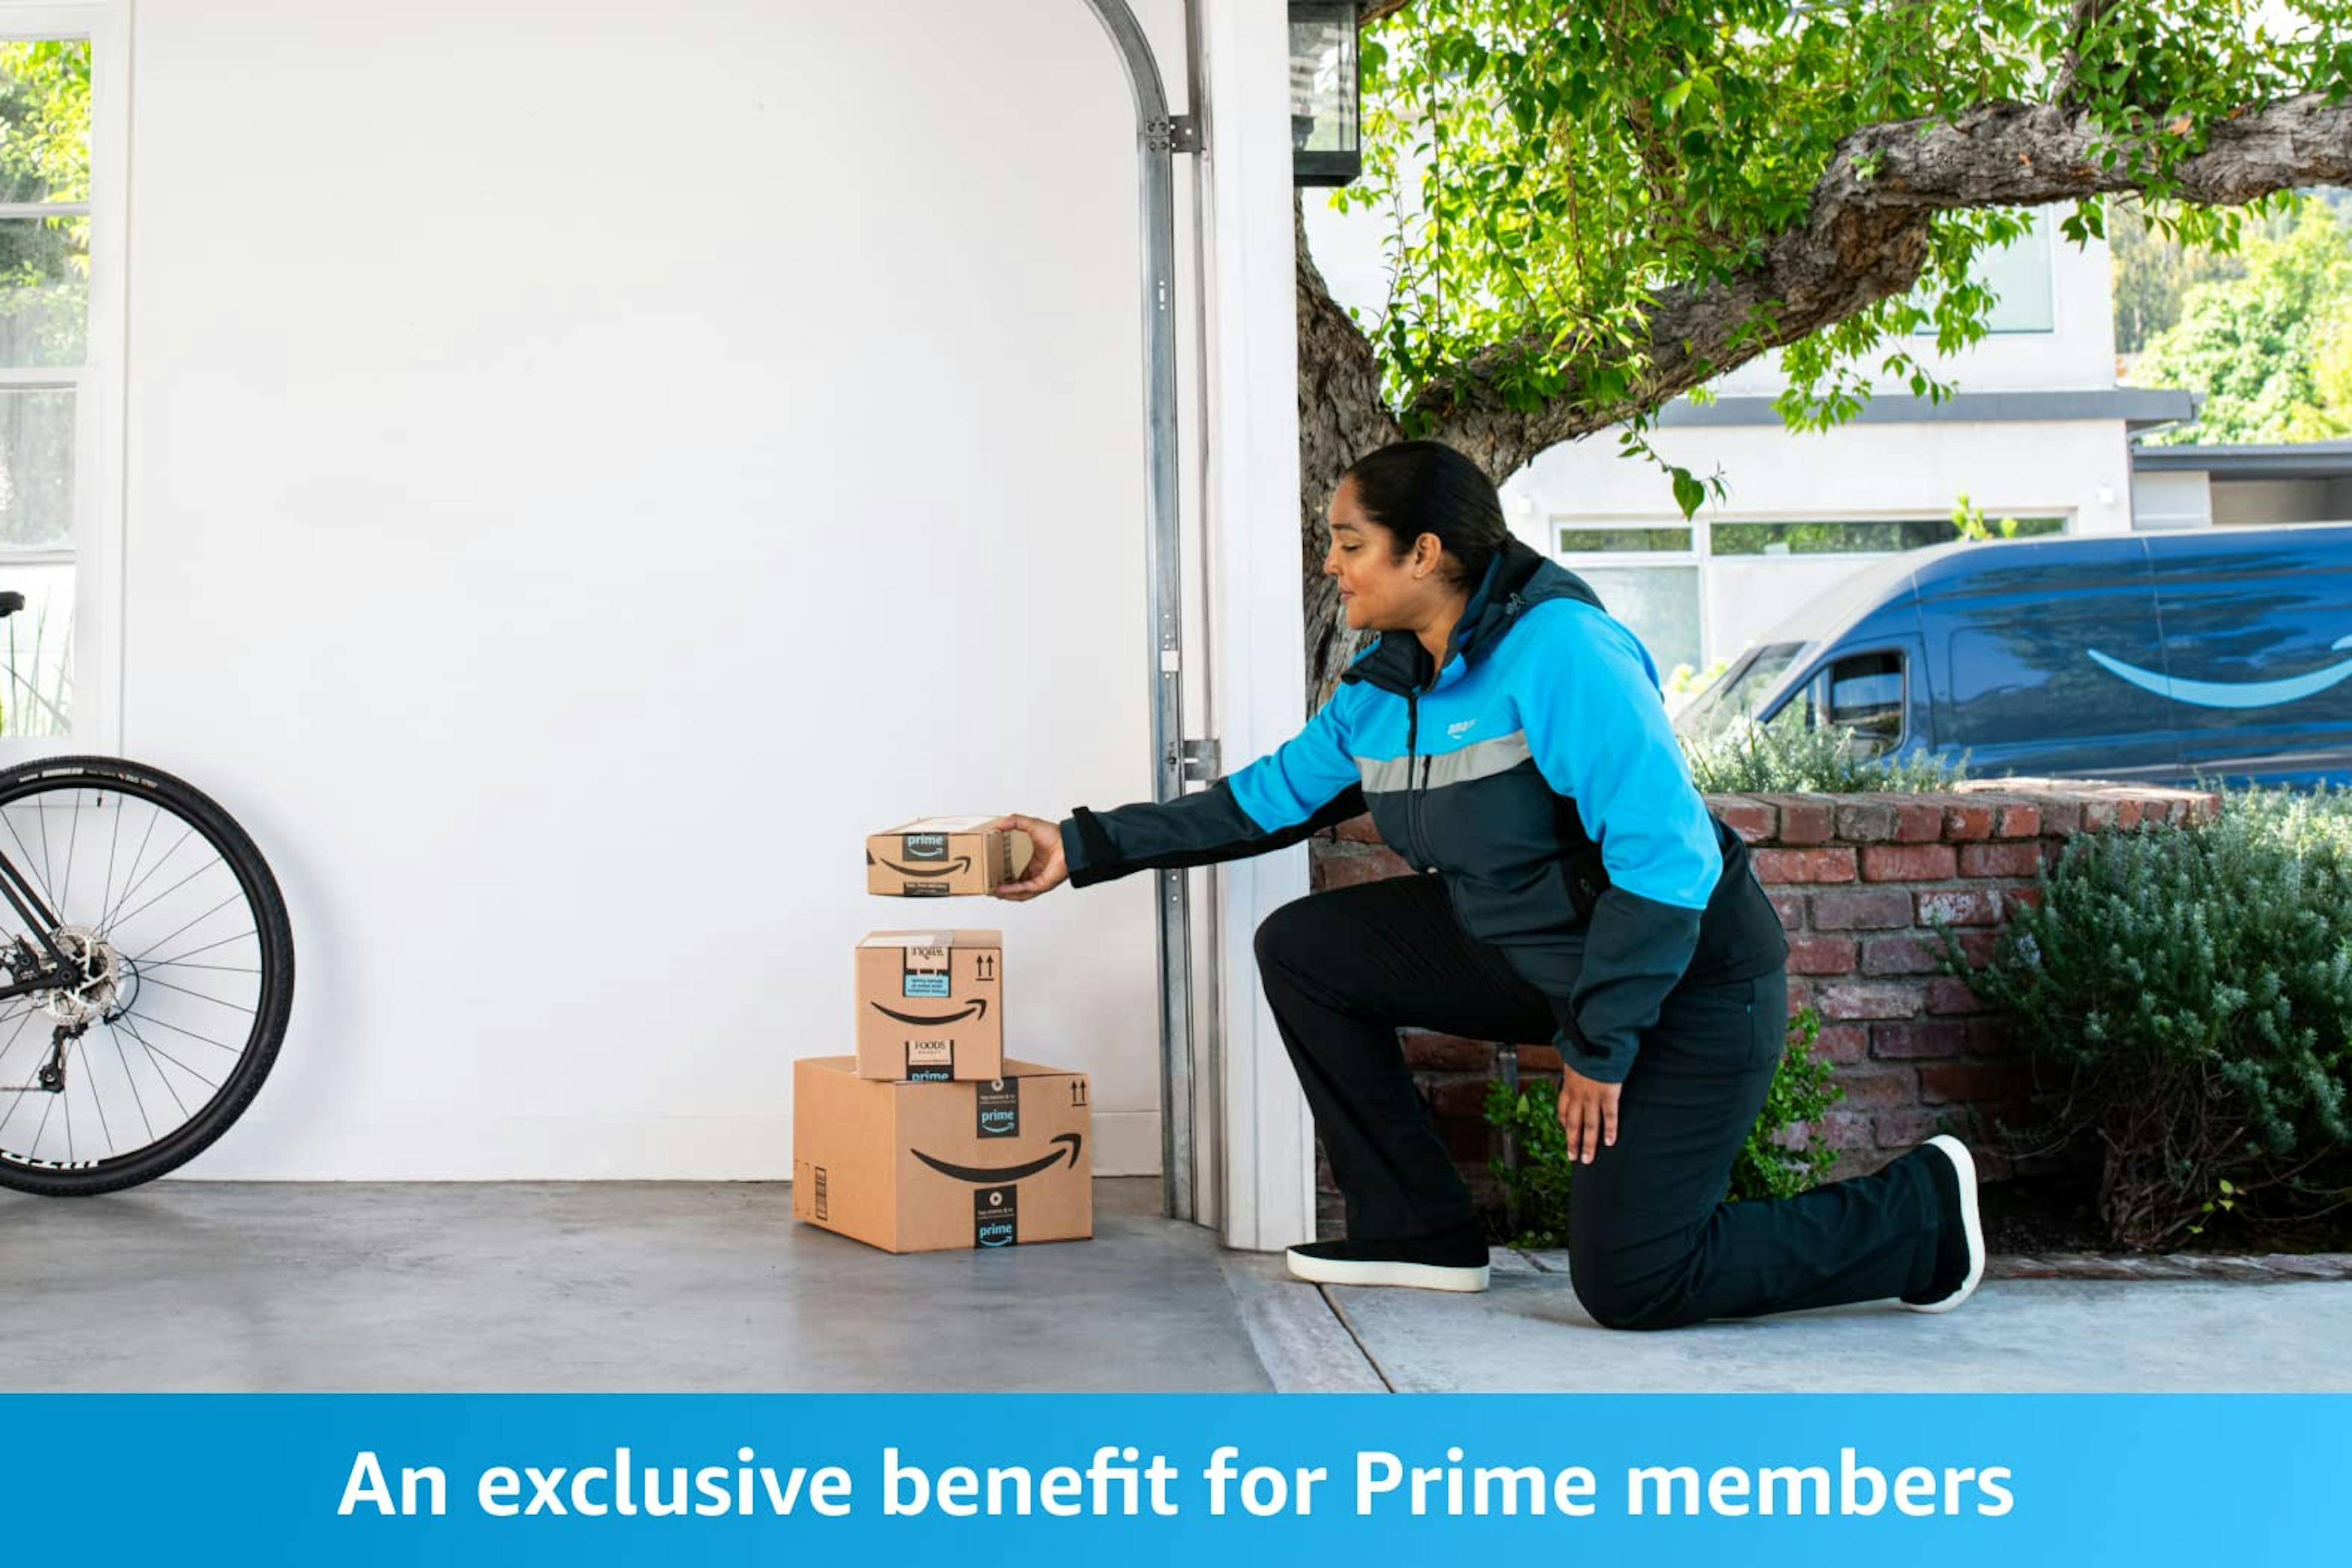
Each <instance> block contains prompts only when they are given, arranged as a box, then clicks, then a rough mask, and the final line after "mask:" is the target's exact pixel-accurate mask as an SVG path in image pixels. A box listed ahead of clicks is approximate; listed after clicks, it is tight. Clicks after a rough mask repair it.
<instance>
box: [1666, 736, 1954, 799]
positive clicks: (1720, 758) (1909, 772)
mask: <svg viewBox="0 0 2352 1568" xmlns="http://www.w3.org/2000/svg"><path fill="white" fill-rule="evenodd" d="M1683 754H1684V755H1685V757H1687V758H1688V759H1689V760H1690V766H1691V777H1692V779H1693V780H1694V781H1695V782H1696V784H1697V785H1698V787H1699V791H1700V793H1701V794H1704V795H1753V794H1768V795H1799V794H1817V795H1865V794H1876V793H1885V794H1900V795H1921V794H1926V793H1929V792H1932V791H1936V790H1946V789H1949V788H1951V787H1952V786H1953V785H1954V784H1958V783H1959V782H1960V780H1962V779H1963V778H1965V777H1967V776H1968V768H1967V764H1966V761H1965V759H1964V760H1963V761H1962V762H1960V763H1946V762H1941V761H1939V760H1937V758H1935V757H1932V756H1915V757H1907V758H1905V759H1903V760H1902V761H1900V762H1889V761H1886V760H1885V759H1884V758H1880V757H1874V756H1869V755H1866V754H1865V752H1864V742H1863V741H1862V740H1861V739H1860V738H1859V737H1858V736H1857V735H1856V734H1855V733H1854V731H1852V730H1842V729H1837V728H1833V727H1829V728H1822V729H1808V728H1806V727H1805V726H1804V725H1802V724H1799V723H1795V722H1777V721H1776V722H1774V723H1770V724H1754V723H1742V724H1737V725H1734V726H1733V727H1732V728H1730V729H1729V730H1727V731H1725V732H1724V733H1723V734H1722V735H1721V736H1720V737H1718V738H1717V739H1716V740H1713V741H1709V742H1694V741H1691V740H1688V739H1685V741H1684V742H1683Z"/></svg>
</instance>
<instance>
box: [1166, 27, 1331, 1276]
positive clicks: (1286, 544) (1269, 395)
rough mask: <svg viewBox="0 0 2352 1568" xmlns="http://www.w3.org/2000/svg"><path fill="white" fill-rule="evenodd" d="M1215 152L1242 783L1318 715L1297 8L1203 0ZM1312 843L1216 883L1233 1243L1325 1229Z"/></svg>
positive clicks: (1218, 595) (1233, 673) (1226, 871)
mask: <svg viewBox="0 0 2352 1568" xmlns="http://www.w3.org/2000/svg"><path fill="white" fill-rule="evenodd" d="M1194 4H1195V5H1197V6H1198V14H1197V22H1198V37H1199V40H1200V54H1201V58H1200V62H1199V65H1200V80H1199V89H1200V97H1201V101H1200V104H1199V106H1198V112H1199V113H1200V114H1201V116H1202V130H1203V135H1202V141H1203V142H1204V143H1205V145H1206V152H1205V154H1204V156H1203V158H1202V170H1201V198H1202V199H1201V202H1200V204H1199V205H1198V207H1197V209H1196V210H1197V212H1198V215H1199V216H1198V221H1199V222H1200V223H1201V225H1202V254H1203V256H1204V257H1205V258H1206V260H1207V263H1208V265H1207V266H1206V267H1205V268H1203V269H1202V270H1203V274H1204V276H1203V279H1202V292H1203V295H1204V298H1203V300H1202V313H1203V330H1202V337H1203V347H1204V350H1205V355H1204V361H1205V363H1204V369H1205V372H1206V374H1207V377H1208V387H1209V396H1208V405H1209V423H1208V428H1207V429H1206V431H1204V432H1203V434H1204V437H1205V439H1206V450H1207V468H1208V484H1207V492H1208V493H1207V496H1206V498H1205V499H1206V501H1207V507H1206V512H1207V528H1208V542H1207V561H1206V566H1207V570H1206V574H1205V575H1206V579H1207V583H1208V597H1209V602H1210V605H1209V607H1210V623H1209V624H1210V626H1211V627H1212V628H1213V630H1212V634H1211V638H1210V642H1211V647H1210V666H1211V686H1210V689H1211V692H1212V695H1213V704H1214V712H1213V718H1212V729H1211V733H1213V734H1214V735H1215V736H1216V737H1217V740H1218V742H1219V746H1220V749H1221V752H1222V758H1223V766H1224V768H1225V770H1226V771H1227V772H1232V771H1234V770H1236V769H1238V768H1240V767H1242V766H1243V765H1244V764H1246V763H1248V762H1249V761H1250V760H1251V759H1253V758H1255V757H1261V756H1264V755H1265V753H1266V752H1270V751H1272V750H1273V749H1274V748H1275V747H1276V746H1278V745H1280V744H1281V743H1282V742H1285V741H1286V740H1288V739H1289V738H1290V737H1291V736H1292V735H1294V734H1296V733H1297V732H1298V730H1299V728H1300V726H1301V725H1302V724H1304V723H1305V721H1306V689H1307V653H1306V647H1305V638H1304V637H1303V636H1302V633H1301V627H1300V624H1299V595H1298V584H1299V579H1298V527H1297V517H1298V331H1297V270H1296V268H1297V257H1296V253H1295V243H1296V241H1295V237H1294V230H1293V227H1292V222H1291V184H1290V78H1289V58H1290V40H1289V30H1288V18H1287V16H1286V7H1284V6H1281V5H1267V4H1265V0H1194ZM1216 889H1217V892H1216V912H1217V920H1216V922H1215V924H1216V931H1217V933H1218V935H1217V950H1216V952H1215V953H1214V955H1213V956H1214V966H1215V969H1216V973H1217V977H1218V981H1219V985H1218V992H1219V1000H1220V1003H1221V1005H1220V1006H1219V1007H1218V1009H1217V1012H1218V1013H1219V1015H1221V1016H1222V1018H1223V1031H1222V1037H1221V1038H1220V1039H1219V1040H1218V1041H1217V1042H1216V1047H1221V1048H1219V1051H1218V1058H1219V1059H1218V1066H1219V1067H1220V1068H1222V1071H1221V1072H1220V1073H1219V1074H1218V1075H1217V1076H1218V1078H1219V1079H1220V1080H1221V1081H1222V1084H1223V1113H1222V1116H1221V1118H1220V1126H1219V1131H1220V1132H1221V1133H1222V1134H1223V1137H1222V1138H1221V1140H1220V1142H1221V1143H1222V1145H1223V1173H1222V1174H1223V1180H1222V1181H1221V1182H1220V1183H1219V1184H1218V1188H1219V1191H1220V1194H1221V1195H1222V1198H1223V1202H1222V1203H1221V1205H1220V1213H1219V1215H1218V1220H1219V1225H1220V1228H1221V1229H1222V1230H1223V1234H1224V1239H1225V1243H1226V1245H1227V1246H1230V1247H1242V1248H1246V1249H1250V1250H1254V1251H1276V1250H1279V1249H1280V1248H1282V1247H1288V1246H1291V1245H1292V1244H1294V1243H1296V1242H1300V1241H1306V1240H1309V1239H1312V1237H1314V1234H1315V1128H1314V1122H1313V1121H1312V1119H1311V1118H1310V1117H1309V1115H1308V1112H1307V1102H1306V1100H1305V1097H1304V1096H1302V1095H1301V1094H1300V1092H1299V1089H1298V1082H1297V1078H1296V1076H1295V1075H1294V1074H1293V1072H1292V1070H1291V1067H1290V1058H1289V1056H1288V1054H1287V1053H1286V1051H1285V1049H1284V1048H1283V1044H1282V1037H1281V1036H1280V1035H1279V1034H1277V1033H1276V1029H1275V1023H1274V1016H1273V1014H1272V1013H1271V1012H1270V1011H1268V1010H1267V1007H1266V1005H1265V995H1264V993H1263V992H1262V991H1261V990H1260V989H1259V987H1258V980H1257V962H1256V955H1255V951H1254V943H1255V939H1256V935H1257V928H1258V922H1259V921H1263V920H1264V919H1265V917H1266V916H1267V915H1268V914H1269V913H1271V912H1272V911H1273V910H1275V909H1276V907H1278V906H1280V905H1282V904H1286V903H1288V902H1289V901H1290V900H1293V899H1296V898H1298V897H1300V896H1301V895H1302V894H1304V893H1305V892H1306V891H1307V847H1306V846H1304V845H1298V846H1294V847H1291V848H1288V849H1285V850H1281V851H1279V852H1277V853H1275V854H1271V855H1261V856H1258V857H1256V858H1252V859H1247V860H1236V861H1231V862H1228V863H1227V864H1226V865H1224V866H1223V867H1221V868H1219V872H1218V876H1217V878H1216Z"/></svg>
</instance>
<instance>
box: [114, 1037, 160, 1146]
mask: <svg viewBox="0 0 2352 1568" xmlns="http://www.w3.org/2000/svg"><path fill="white" fill-rule="evenodd" d="M106 1033H107V1037H108V1038H110V1039H111V1040H112V1041H113V1042H114V1059H115V1060H117V1061H119V1062H121V1064H122V1081H123V1082H125V1083H127V1084H129V1085H130V1086H131V1104H132V1105H133V1106H135V1107H136V1108H137V1109H138V1111H139V1123H140V1125H141V1126H142V1127H144V1128H146V1129H147V1142H150V1143H152V1142H155V1124H154V1123H153V1122H152V1121H149V1120H148V1119H147V1101H146V1100H145V1098H144V1097H142V1095H141V1094H140V1092H139V1079H137V1078H136V1077H134V1076H133V1075H132V1073H131V1057H130V1054H129V1053H128V1052H126V1051H125V1050H123V1048H122V1035H121V1031H120V1030H118V1029H116V1028H115V1026H113V1025H111V1024H109V1025H108V1026H106Z"/></svg>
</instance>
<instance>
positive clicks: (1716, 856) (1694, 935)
mask: <svg viewBox="0 0 2352 1568" xmlns="http://www.w3.org/2000/svg"><path fill="white" fill-rule="evenodd" d="M1433 662H1434V661H1433V659H1432V658H1430V655H1429V652H1428V650H1427V649H1425V648H1423V647H1422V646H1421V642H1420V639H1419V638H1417V637H1414V636H1412V634H1411V633H1409V632H1388V633H1384V634H1382V635H1381V637H1380V639H1379V640H1378V641H1377V642H1375V643H1374V644H1373V645H1372V646H1371V647H1370V648H1369V649H1367V650H1366V651H1365V652H1364V654H1363V655H1362V656H1361V657H1360V658H1357V659H1356V661H1355V662H1354V663H1353V664H1352V665H1350V666H1349V668H1348V670H1347V673H1346V674H1345V675H1344V676H1342V677H1341V679H1340V686H1339V690H1338V691H1336V692H1335V693H1334V694H1333V695H1332V698H1331V700H1330V701H1329V702H1328V703H1326V704H1324V706H1323V708H1322V710H1320V711H1318V713H1317V714H1316V715H1315V717H1314V718H1313V719H1312V720H1310V721H1308V723H1307V728H1306V729H1305V730H1303V731H1300V732H1299V733H1298V734H1297V736H1296V737H1294V738H1293V739H1291V740H1289V741H1287V742H1284V744H1283V745H1282V746H1281V747H1280V748H1279V749H1277V750H1276V752H1274V753H1273V754H1272V755H1270V756H1267V757H1263V758H1261V759H1259V760H1258V761H1256V762H1255V763H1251V764H1250V765H1249V766H1247V767H1245V768H1244V769H1242V770H1241V771H1240V772H1239V773H1232V774H1228V775H1227V776H1225V777H1223V778H1221V779H1219V780H1218V781H1217V782H1216V783H1215V784H1213V785H1212V786H1211V787H1210V788H1209V789H1207V790H1206V791H1204V792H1202V793H1201V794H1198V795H1185V796H1182V797H1181V798H1179V799H1177V800H1173V801H1170V802H1166V803H1164V804H1153V803H1145V804H1142V805H1125V806H1120V807H1118V809H1117V810H1114V811H1103V812H1093V811H1088V810H1087V809H1086V808H1085V807H1084V806H1080V807H1079V808H1078V809H1077V810H1076V812H1075V813H1073V814H1072V816H1070V818H1069V819H1068V820H1066V821H1065V822H1064V823H1063V824H1062V825H1061V831H1062V847H1063V850H1064V853H1065V855H1066V858H1067V860H1068V863H1069V868H1070V880H1071V882H1072V883H1073V884H1075V885H1076V886H1079V887H1085V886H1087V885H1088V884H1090V883H1095V882H1102V881H1108V880H1109V879H1111V878H1114V877H1119V876H1124V875H1126V874H1127V873H1128V872H1130V871H1140V870H1148V869H1153V868H1161V867H1181V866H1203V865H1208V864H1211V863H1213V862H1215V861H1220V860H1233V859H1238V858H1242V857H1244V856H1248V855H1258V854H1263V853H1265V851H1266V850H1269V849H1276V848H1280V847H1283V846H1285V845H1289V844H1295V843H1297V842H1298V841H1299V840H1300V839H1302V838H1305V837H1307V836H1308V835H1309V834H1312V833H1314V832H1316V831H1318V829H1321V828H1324V827H1328V826H1332V825H1333V824H1336V823H1339V822H1343V821H1345V820H1347V819H1348V818H1349V817H1351V816H1356V815H1357V814H1359V813H1360V812H1362V811H1364V810H1366V809H1367V808H1369V809H1370V812H1371V814H1372V821H1373V823H1374V824H1375V826H1378V827H1379V829H1380V834H1381V837H1382V838H1383V839H1384V840H1386V841H1387V843H1388V844H1389V846H1390V847H1391V848H1393V849H1394V850H1396V852H1397V853H1398V854H1400V855H1402V856H1403V857H1404V858H1405V859H1407V860H1408V861H1410V862H1412V864H1413V865H1414V866H1415V867H1417V868H1422V869H1423V870H1424V871H1426V872H1429V873H1433V874H1434V875H1437V876H1440V877H1443V878H1444V880H1445V889H1446V891H1447V893H1448V894H1449V895H1450V896H1451V897H1452V900H1453V902H1454V910H1455V911H1456V913H1457V914H1459V916H1460V917H1461V921H1462V924H1463V927H1464V929H1465V930H1466V931H1469V932H1470V933H1471V934H1472V935H1473V936H1475V937H1477V938H1479V939H1480V940H1482V941H1484V942H1490V943H1492V944H1494V945H1495V946H1496V947H1497V948H1499V949H1501V950H1502V952H1503V953H1504V955H1505V956H1506V958H1507V960H1508V962H1509V963H1510V964H1511V965H1512V967H1513V968H1514V969H1516V970H1517V971H1518V972H1519V973H1520V974H1522V975H1524V976H1525V977H1526V978H1527V980H1528V983H1529V984H1532V985H1534V986H1535V987H1536V989H1538V991H1541V992H1542V993H1543V994H1545V995H1546V996H1547V997H1549V999H1550V1000H1551V1004H1552V1011H1553V1014H1554V1016H1555V1018H1556V1019H1557V1021H1558V1023H1559V1036H1558V1043H1559V1049H1560V1054H1561V1056H1562V1058H1564V1059H1565V1060H1566V1061H1567V1062H1568V1064H1569V1065H1570V1067H1572V1068H1575V1069H1576V1070H1577V1071H1578V1072H1580V1073H1581V1074H1583V1075H1584V1076H1585V1077H1587V1078H1590V1079H1596V1080H1598V1081H1600V1082H1603V1083H1617V1082H1622V1081H1623V1079H1624V1078H1625V1075H1626V1073H1627V1071H1628V1070H1630V1069H1631V1068H1632V1067H1633V1057H1634V1053H1635V1051H1636V1050H1637V1049H1638V1048H1639V1040H1640V1036H1641V1033H1642V1031H1643V1030H1644V1029H1646V1028H1648V1027H1649V1026H1651V1025H1653V1024H1654V1023H1655V1022H1656V1020H1657V1016H1658V1010H1659V1007H1660V1005H1662V1004H1663V1003H1664V1000H1665V998H1666V995H1667V994H1668V993H1670V992H1671V991H1673V990H1674V989H1675V987H1676V986H1677V985H1679V984H1715V983H1717V982H1723V981H1731V980H1742V979H1749V978H1752V977H1754V976H1756V975H1759V974H1766V973H1771V972H1772V971H1773V970H1776V969H1778V968H1780V966H1781V965H1782V964H1783V963H1786V962H1787V959H1788V952H1789V947H1788V941H1787V938H1786V937H1785V936H1784V935H1783V934H1782V931H1781V929H1780V918H1779V916H1778V915H1777V914H1776V913H1775V912H1774V910H1773V909H1772V905H1771V902H1770V900H1768V899H1767V898H1766V897H1765V896H1764V890H1763V889H1762V888H1761V887H1760V886H1759V884H1758V883H1757V880H1756V878H1755V875H1754V873H1753V872H1752V871H1751V869H1750V868H1749V865H1748V848H1747V846H1746V844H1745V843H1743V842H1742V841H1741V839H1740V837H1739V836H1738V834H1736V833H1734V832H1733V831H1731V830H1730V829H1729V828H1728V827H1726V826H1724V825H1723V824H1721V823H1720V822H1717V820H1716V819H1715V818H1714V817H1713V816H1711V815H1710V814H1709V813H1708V811H1707V809H1706V802H1705V801H1704V800H1703V799H1702V798H1701V797H1700V795H1699V793H1698V791H1697V789H1696V786H1695V785H1694V784H1692V782H1691V776H1690V770H1689V767H1688V765H1687V764H1686V763H1685V761H1684V759H1683V754H1682V749H1681V748H1680V746H1678V745H1677V744H1676V743H1675V734H1674V731H1673V728H1672V726H1671V725H1669V723H1668V722H1667V720H1666V711H1665V705H1664V701H1663V700H1662V699H1661V697H1660V693H1659V687H1658V674H1657V669H1656V667H1655V666H1654V665H1653V664H1652V663H1651V660H1650V656H1649V654H1648V652H1647V651H1646V650H1644V649H1643V647H1642V644H1641V642H1640V640H1639V639H1638V638H1636V637H1634V636H1633V633H1632V632H1630V631H1628V630H1626V628H1625V627H1624V626H1623V625H1622V623H1620V622H1618V621H1617V620H1615V619H1613V618H1612V617H1611V616H1609V615H1608V614H1607V613H1606V612H1605V611H1603V610H1602V609H1601V601H1600V599H1599V598H1598V597H1597V596H1596V595H1594V594H1593V592H1592V590H1591V588H1590V587H1588V586H1587V585H1586V584H1584V582H1583V581H1582V580H1581V579H1580V578H1579V577H1577V576H1576V575H1575V574H1572V573H1570V572H1569V571H1567V570H1565V569H1564V568H1562V567H1560V566H1559V565H1557V564H1556V563H1552V562H1549V561H1546V560H1544V559H1543V558H1542V557H1541V556H1539V555H1538V554H1537V553H1536V552H1534V551H1533V550H1530V549H1528V547H1527V546H1526V545H1524V544H1521V543H1520V542H1517V541H1516V540H1514V541H1512V542H1510V543H1509V544H1508V545H1507V546H1506V547H1505V548H1504V549H1503V550H1502V551H1501V552H1498V553H1497V555H1496V559H1495V562H1494V563H1493V564H1492V565H1491V566H1490V567H1488V568H1487V571H1486V577H1485V579H1484V581H1483V582H1481V584H1479V586H1478V589H1477V591H1476V592H1475V594H1473V595H1471V598H1470V601H1469V604H1468V605H1467V606H1466V607H1465V610H1464V612H1463V615H1462V618H1461V620H1460V621H1459V622H1458V623H1457V624H1456V626H1455V627H1454V639H1453V642H1452V645H1451V647H1449V648H1448V650H1447V658H1446V659H1445V661H1444V666H1443V668H1437V669H1432V668H1430V667H1431V665H1432V664H1433Z"/></svg>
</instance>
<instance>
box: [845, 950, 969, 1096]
mask: <svg viewBox="0 0 2352 1568" xmlns="http://www.w3.org/2000/svg"><path fill="white" fill-rule="evenodd" d="M857 1073H858V1076H859V1077H860V1078H877V1079H908V1080H910V1081H912V1082H916V1083H939V1082H944V1081H946V1080H948V1079H994V1078H1003V1076H1004V933H1003V932H1002V931H978V930H969V929H967V930H959V931H943V930H934V931H876V932H874V933H873V934H872V935H870V936H868V937H867V938H866V940H865V941H863V942H859V943H858V944H857Z"/></svg>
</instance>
